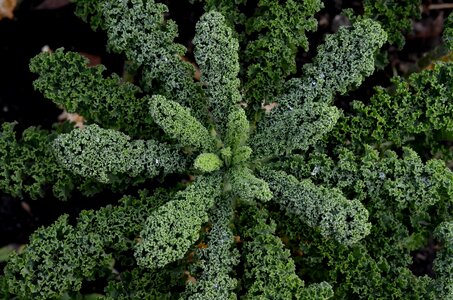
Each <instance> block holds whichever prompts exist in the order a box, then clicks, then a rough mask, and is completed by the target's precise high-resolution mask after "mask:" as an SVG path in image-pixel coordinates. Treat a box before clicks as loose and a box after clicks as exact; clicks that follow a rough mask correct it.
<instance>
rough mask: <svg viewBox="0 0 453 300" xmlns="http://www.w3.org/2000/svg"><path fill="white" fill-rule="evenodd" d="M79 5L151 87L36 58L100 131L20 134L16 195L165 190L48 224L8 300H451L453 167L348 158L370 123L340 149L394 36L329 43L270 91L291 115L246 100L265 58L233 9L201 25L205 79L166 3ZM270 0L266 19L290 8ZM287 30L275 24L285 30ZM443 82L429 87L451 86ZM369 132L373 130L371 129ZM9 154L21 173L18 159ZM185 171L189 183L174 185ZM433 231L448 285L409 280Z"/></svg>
mask: <svg viewBox="0 0 453 300" xmlns="http://www.w3.org/2000/svg"><path fill="white" fill-rule="evenodd" d="M76 2H77V5H78V13H79V14H81V15H83V16H84V18H85V19H86V20H90V21H91V23H92V25H93V26H94V27H95V28H96V27H100V28H103V29H105V30H107V35H108V38H109V41H108V45H109V47H110V49H111V50H113V51H115V52H120V53H123V54H124V55H125V57H126V58H127V59H128V60H129V63H130V65H132V66H133V69H134V70H135V71H136V74H135V75H136V83H137V85H138V86H139V87H138V86H136V85H134V84H132V83H126V82H123V81H122V80H120V78H119V77H118V76H116V75H113V76H109V77H105V76H104V75H103V73H102V72H103V70H104V68H103V67H102V66H97V67H88V66H87V61H86V60H85V59H84V58H83V57H82V56H80V55H78V54H76V53H72V52H65V51H63V50H62V49H59V50H56V51H55V52H54V53H42V54H39V55H38V56H37V57H35V58H33V60H32V62H31V70H32V71H33V72H35V73H38V74H39V78H38V80H36V81H35V87H36V88H37V89H38V90H40V91H41V92H43V93H44V95H45V96H46V97H48V98H50V99H52V100H53V101H54V102H55V103H58V104H59V105H61V106H63V107H64V108H65V109H66V110H67V111H69V112H78V113H80V114H82V115H83V116H84V117H85V118H86V119H87V124H86V125H85V127H84V128H83V129H74V130H70V131H68V130H66V129H65V128H60V129H59V131H58V132H53V133H50V134H46V132H45V131H41V130H37V129H29V130H28V131H26V132H25V133H24V135H23V138H22V140H17V139H16V137H15V135H14V132H13V126H12V125H9V124H7V125H4V127H3V132H2V136H1V137H2V138H1V144H0V146H1V147H0V155H1V157H2V159H3V160H2V162H3V164H4V165H5V166H4V167H3V170H4V171H2V177H1V178H0V179H1V181H0V182H1V183H2V184H1V185H0V187H1V188H2V190H4V191H6V192H8V193H11V194H13V195H14V196H17V197H23V196H24V195H27V194H29V195H30V196H32V197H35V198H37V197H41V196H43V195H44V194H45V193H46V191H47V190H48V189H49V187H51V188H52V190H53V193H54V195H55V196H57V197H60V198H62V199H68V198H70V197H71V194H75V195H77V193H74V190H75V189H79V190H80V191H82V192H83V194H85V195H88V196H89V195H92V194H93V193H95V192H97V191H100V190H103V189H113V190H114V191H120V190H121V189H126V188H127V187H131V186H133V185H137V184H141V186H142V187H143V186H146V185H147V184H150V183H151V182H152V186H155V185H158V184H161V187H160V188H151V187H149V188H148V189H146V190H141V191H140V192H139V194H138V195H137V196H135V197H132V196H124V197H122V198H121V200H120V201H119V203H115V201H112V204H111V205H108V206H106V207H103V208H100V209H98V210H90V211H83V212H82V213H81V214H80V215H79V216H78V218H77V220H76V222H74V221H72V220H71V218H70V217H69V216H67V215H63V216H61V217H60V218H59V219H58V220H56V221H55V222H54V223H53V224H52V225H51V226H48V227H46V228H40V229H39V230H37V231H36V232H35V233H34V234H33V235H32V236H31V237H30V243H29V244H28V245H27V246H26V247H25V248H24V250H23V251H22V252H21V253H19V254H14V255H13V256H12V257H11V258H10V259H9V261H8V264H7V266H6V267H5V270H4V273H5V276H4V277H2V278H0V286H1V287H3V288H4V290H5V291H4V292H3V294H4V297H5V298H8V297H9V298H11V299H14V297H16V296H17V298H18V299H58V298H63V299H70V298H77V297H79V298H80V297H82V295H81V294H83V293H84V287H85V286H86V284H87V283H88V282H93V281H94V282H96V284H97V285H100V284H101V283H102V282H107V283H106V286H105V289H104V290H103V291H102V290H98V292H102V293H103V294H102V295H99V297H100V298H102V299H237V298H243V299H328V298H332V297H333V298H339V299H341V298H342V299H351V298H360V299H373V298H384V299H389V298H395V299H408V298H410V299H442V297H443V298H445V297H448V295H450V293H451V276H452V273H451V270H449V265H451V258H450V257H451V249H452V245H451V236H452V233H451V232H452V230H451V227H452V226H451V222H452V218H451V209H452V197H453V175H452V173H451V172H450V171H449V170H448V169H447V168H446V167H445V165H444V163H443V162H442V161H440V160H430V161H427V162H425V163H424V162H422V161H421V159H420V157H419V156H418V155H417V154H416V153H415V152H414V151H412V150H410V149H409V148H404V149H403V151H404V155H403V156H402V157H401V158H400V157H399V156H398V155H397V154H396V153H395V152H391V151H389V152H386V153H384V154H382V153H379V152H378V151H377V150H376V149H373V147H372V146H373V145H374V144H375V143H374V141H373V140H368V139H365V138H364V139H365V140H364V142H368V143H370V144H372V146H363V145H362V142H361V141H360V140H359V139H351V141H350V142H349V144H350V143H351V142H352V143H353V144H354V146H350V145H349V146H350V147H347V146H348V145H347V144H348V143H347V141H346V137H349V136H350V135H354V134H355V132H356V131H354V130H356V129H348V130H349V132H348V133H342V134H344V136H345V137H344V138H343V137H340V138H338V139H340V141H336V140H335V137H336V134H337V133H338V132H339V130H338V127H335V126H336V124H337V121H338V120H339V119H340V118H341V120H344V117H342V113H341V111H340V110H339V109H338V108H337V107H336V106H334V105H333V100H334V96H335V95H336V94H346V93H347V92H348V91H349V90H350V89H353V88H355V87H357V86H360V84H361V83H362V82H363V80H364V79H365V77H366V76H369V75H371V74H372V72H373V71H374V57H375V54H376V52H377V51H378V50H379V48H380V47H381V46H382V45H383V44H384V43H385V41H386V38H387V34H386V33H385V31H384V30H383V29H382V27H381V26H380V25H379V23H377V22H375V21H373V20H370V19H366V18H363V19H361V20H358V21H356V22H355V23H354V25H353V26H352V27H342V28H340V29H339V30H338V32H336V33H335V34H332V35H327V36H326V38H325V42H324V44H323V45H322V46H320V47H319V48H318V52H317V53H318V54H317V56H316V57H315V58H314V59H313V61H312V63H310V64H306V65H304V66H303V69H302V74H303V75H302V77H300V78H292V79H290V80H287V81H286V76H287V75H288V74H286V73H280V72H279V71H278V72H276V73H275V76H276V77H277V80H276V81H275V82H281V83H282V85H281V86H278V87H275V89H273V91H272V92H269V93H267V92H266V93H267V95H268V96H269V97H270V98H269V101H267V102H270V103H273V104H276V105H274V106H273V107H271V108H269V107H266V110H261V109H256V105H253V104H256V99H253V97H250V98H247V97H245V98H244V93H243V92H244V91H243V89H242V88H241V82H240V80H239V79H238V76H239V72H240V68H241V66H243V65H244V61H245V62H247V63H246V64H248V62H250V61H248V59H247V58H244V60H241V56H240V55H239V52H240V50H239V49H240V47H239V41H238V39H237V37H236V35H235V33H234V31H233V30H232V28H231V27H230V25H231V20H230V21H227V20H226V19H225V18H224V16H223V15H222V14H221V13H219V12H217V11H214V10H210V11H207V12H206V13H205V14H204V15H203V16H201V18H200V20H199V21H198V23H197V25H196V34H195V37H194V39H193V44H194V57H195V61H196V63H197V65H198V67H199V68H200V71H201V78H200V80H199V81H197V80H195V79H194V77H193V75H194V67H193V66H192V65H191V64H189V63H187V62H186V61H184V60H183V59H182V57H181V56H182V55H183V54H184V52H185V49H184V47H182V46H181V45H179V44H176V43H174V39H175V37H176V34H177V29H176V25H175V23H174V22H172V21H170V20H166V19H165V18H164V15H165V14H166V13H167V8H166V6H165V5H163V4H156V3H154V2H153V1H150V0H147V1H145V0H125V1H110V0H104V1H88V0H78V1H76ZM265 2H266V3H267V6H266V5H262V6H261V7H260V9H259V10H258V11H259V13H260V14H261V15H263V16H267V17H270V16H272V15H273V14H275V12H277V11H278V9H281V8H278V7H277V6H278V5H279V4H278V3H277V2H275V3H274V2H272V1H265ZM271 3H273V4H272V5H270V4H271ZM295 3H296V2H294V3H293V2H292V1H288V3H287V5H290V4H291V5H293V4H294V5H295ZM297 3H298V2H297ZM304 3H305V4H306V5H307V11H306V13H305V14H306V15H307V17H309V16H310V15H311V14H313V13H314V12H315V11H316V9H314V8H313V7H312V6H310V5H309V4H310V3H312V4H313V3H317V2H316V1H306V2H304ZM313 5H314V4H313ZM317 5H320V4H319V3H318V4H317ZM299 8H300V9H303V6H301V7H299ZM266 9H268V10H269V12H268V13H266ZM240 17H241V18H242V17H243V18H245V16H240ZM255 21H256V20H255ZM255 21H253V22H255ZM279 21H280V22H285V19H284V18H282V19H279ZM251 22H252V21H251ZM296 25H297V24H296ZM296 25H294V24H292V23H291V22H289V23H285V26H286V27H285V28H291V27H292V26H296ZM257 26H258V25H257ZM258 28H259V26H258ZM278 28H279V26H277V25H276V26H275V27H273V26H269V28H268V29H269V30H270V32H271V34H269V36H273V37H275V36H277V33H278ZM298 30H301V28H298ZM262 51H264V50H262ZM246 57H247V55H246ZM256 63H257V64H260V62H259V60H258V61H257V62H256ZM263 68H268V67H267V66H266V65H265V64H264V65H263ZM439 68H443V67H442V66H440V67H439ZM257 71H258V69H257ZM436 72H437V71H432V72H428V73H427V74H425V75H423V76H427V77H429V78H431V80H432V82H436V81H439V82H440V83H439V84H442V80H441V78H439V77H436V76H437V73H436ZM255 84H257V85H260V86H261V85H265V84H268V82H267V81H266V83H265V82H260V81H257V82H255ZM403 87H404V86H403ZM248 88H252V86H250V87H248ZM253 88H255V87H253ZM260 88H261V91H265V90H266V88H268V87H266V86H261V87H260ZM443 92H445V90H444V89H441V90H440V91H439V93H443ZM260 93H261V92H260ZM274 93H275V95H274ZM446 95H448V94H446ZM421 97H426V98H429V97H432V95H431V94H430V93H429V92H426V95H425V94H423V96H421ZM436 99H437V98H434V99H432V100H431V99H426V101H428V100H429V101H433V102H436ZM420 107H423V106H422V104H420ZM417 108H418V107H417ZM420 113H422V112H420ZM446 114H449V115H450V116H451V114H452V112H451V111H447V112H446ZM247 116H249V117H247ZM384 117H386V118H391V114H386V115H385V116H384ZM435 117H439V118H441V119H442V118H443V116H439V115H435V116H433V118H435ZM385 121H386V122H389V123H390V122H393V120H391V119H387V120H385ZM341 122H343V123H344V124H348V125H347V126H346V125H344V128H349V127H348V126H350V127H351V128H355V127H354V126H360V125H358V124H354V123H352V125H349V123H348V122H347V121H341ZM341 122H340V124H343V123H341ZM432 122H433V123H436V124H437V123H439V122H440V121H439V120H437V121H432ZM447 123H448V122H447ZM421 128H422V129H423V130H425V131H427V130H430V128H429V126H424V127H423V126H422V127H421ZM362 130H363V131H366V130H368V132H369V134H370V135H371V130H370V128H369V126H364V127H363V128H362ZM360 134H361V135H360V136H364V137H366V136H367V135H366V133H362V132H361V133H360ZM341 139H343V140H341ZM335 142H336V143H337V144H336V145H331V143H335ZM342 144H346V145H343V146H342ZM376 144H377V143H376ZM400 150H401V149H400ZM9 158H10V159H11V161H13V162H14V164H12V165H9V164H6V163H5V162H6V159H9ZM44 162H45V163H44ZM46 164H47V165H49V168H46V167H45V165H46ZM35 174H36V176H34V175H35ZM171 174H178V175H179V176H174V177H172V178H179V179H181V178H189V180H187V179H186V180H184V182H182V181H181V182H171V181H170V180H169V179H168V177H169V176H168V175H171ZM76 200H77V199H71V201H76ZM112 200H114V199H112ZM432 234H434V235H435V236H436V237H437V238H438V239H439V241H440V242H442V243H443V247H442V249H441V251H440V252H439V256H438V259H437V260H436V261H435V271H436V276H437V277H436V278H435V279H432V278H428V277H427V276H423V277H417V276H415V275H413V274H412V273H411V272H410V270H409V268H408V266H409V265H410V256H409V255H410V251H416V250H418V249H420V248H422V247H423V246H425V245H426V243H427V241H428V239H429V238H430V237H431V235H432ZM369 279H370V280H369Z"/></svg>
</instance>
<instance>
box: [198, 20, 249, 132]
mask: <svg viewBox="0 0 453 300" xmlns="http://www.w3.org/2000/svg"><path fill="white" fill-rule="evenodd" d="M196 32H197V33H196V35H195V37H194V39H193V44H194V46H195V51H194V55H195V59H196V61H197V63H198V65H199V66H200V71H201V79H200V80H201V83H202V84H203V85H205V87H206V88H205V89H206V94H207V96H208V103H209V108H210V113H211V115H212V118H213V119H214V122H215V123H216V125H217V129H218V130H219V131H220V132H224V131H225V128H224V127H225V125H226V123H227V119H228V115H229V112H230V110H231V109H232V107H233V105H234V104H237V103H239V102H240V101H241V94H240V93H239V85H240V82H239V79H238V78H237V76H238V73H239V57H238V50H239V43H238V41H237V39H236V38H234V36H233V31H232V30H231V29H230V28H229V27H228V26H227V25H226V24H225V19H224V17H223V16H222V15H221V14H220V13H218V12H209V13H206V14H204V15H203V16H202V17H201V18H200V20H199V21H198V23H197V25H196Z"/></svg>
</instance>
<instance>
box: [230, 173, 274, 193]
mask: <svg viewBox="0 0 453 300" xmlns="http://www.w3.org/2000/svg"><path fill="white" fill-rule="evenodd" d="M228 178H229V180H230V184H231V190H232V192H233V193H234V194H236V195H237V196H238V197H240V198H241V199H242V200H244V201H253V200H254V199H258V200H261V201H269V200H271V199H272V192H271V190H270V189H269V185H268V184H267V182H266V181H264V180H262V179H259V178H256V177H255V175H253V173H252V171H251V170H250V169H249V168H247V167H245V166H237V167H235V168H232V169H231V170H230V171H229V174H228Z"/></svg>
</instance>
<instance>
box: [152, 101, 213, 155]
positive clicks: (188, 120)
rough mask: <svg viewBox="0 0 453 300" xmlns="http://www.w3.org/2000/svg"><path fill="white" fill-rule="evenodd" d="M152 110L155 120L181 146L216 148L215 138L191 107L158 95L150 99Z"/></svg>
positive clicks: (203, 149)
mask: <svg viewBox="0 0 453 300" xmlns="http://www.w3.org/2000/svg"><path fill="white" fill-rule="evenodd" d="M150 112H151V115H152V117H153V119H154V121H155V122H156V123H157V124H158V125H159V126H160V127H161V128H162V129H163V130H164V131H165V133H166V134H168V135H169V136H170V137H171V138H174V139H176V140H177V141H178V142H179V143H180V144H181V146H183V147H193V148H195V149H196V150H202V151H210V150H213V149H215V140H214V138H213V137H212V136H211V135H210V133H209V131H208V130H207V129H206V127H204V126H203V125H202V124H201V123H200V122H199V121H198V120H197V119H196V118H194V117H193V116H192V115H191V113H190V110H189V109H187V108H185V107H183V106H181V105H180V104H178V103H176V102H174V101H172V100H168V99H166V98H165V97H164V96H160V95H157V96H153V97H152V98H151V100H150Z"/></svg>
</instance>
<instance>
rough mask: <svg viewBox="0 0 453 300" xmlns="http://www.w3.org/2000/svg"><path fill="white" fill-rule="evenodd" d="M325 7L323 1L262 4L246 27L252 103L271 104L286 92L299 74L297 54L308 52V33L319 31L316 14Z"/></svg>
mask: <svg viewBox="0 0 453 300" xmlns="http://www.w3.org/2000/svg"><path fill="white" fill-rule="evenodd" d="M322 7H323V4H322V2H321V1H320V0H304V1H294V0H288V1H284V2H282V1H278V0H260V1H259V2H258V7H257V9H256V10H255V12H254V15H253V16H252V17H251V18H248V19H247V21H245V24H244V25H245V32H246V35H247V38H246V39H247V44H246V47H245V51H244V57H243V61H244V63H245V64H246V65H247V69H246V74H247V76H246V81H245V83H244V88H245V90H246V94H247V97H248V99H249V101H253V102H255V103H256V102H258V103H259V104H261V103H262V102H266V103H267V102H271V101H272V99H273V98H274V97H275V96H277V95H280V94H281V93H282V92H283V91H284V89H283V86H284V82H285V80H286V78H287V77H288V76H289V75H291V74H294V73H296V54H297V52H298V51H299V49H300V48H302V49H304V50H305V51H307V50H308V38H307V36H306V32H309V31H315V30H316V28H317V21H316V19H315V18H314V15H315V14H316V13H317V12H318V11H319V10H320V9H321V8H322ZM253 36H257V38H256V39H253Z"/></svg>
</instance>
